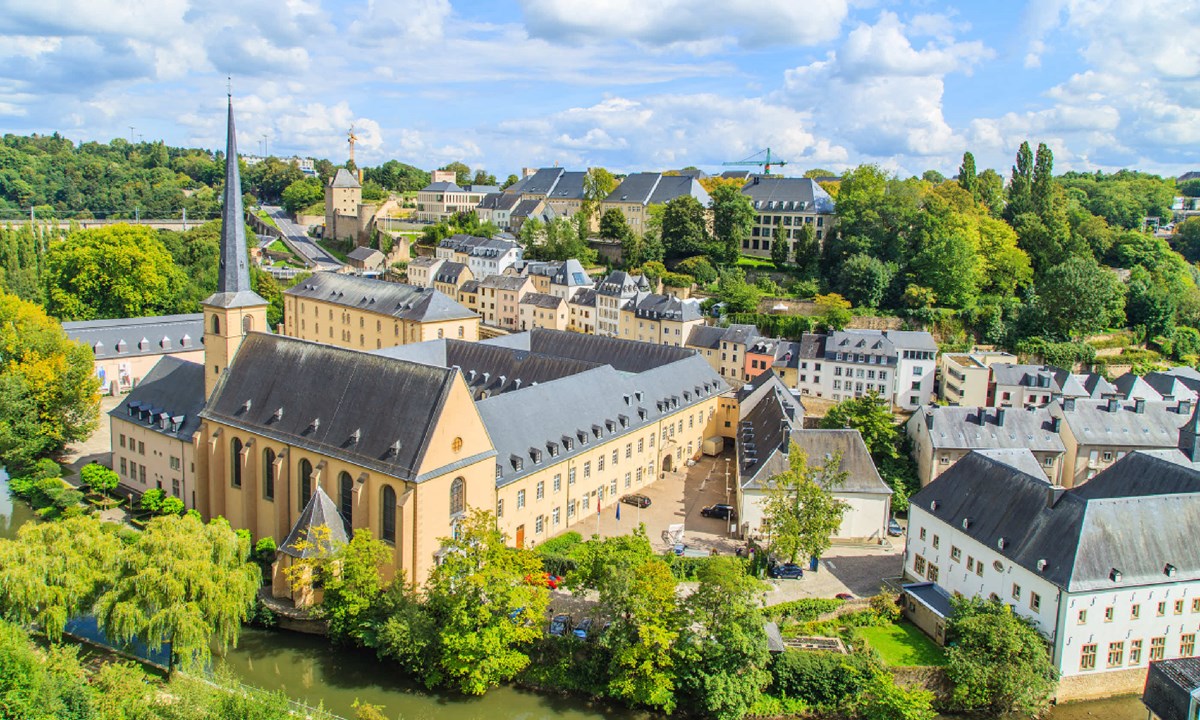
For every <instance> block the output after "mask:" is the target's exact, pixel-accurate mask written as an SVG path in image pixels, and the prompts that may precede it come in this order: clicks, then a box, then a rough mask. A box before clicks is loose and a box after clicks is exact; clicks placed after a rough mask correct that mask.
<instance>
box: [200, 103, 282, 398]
mask: <svg viewBox="0 0 1200 720" xmlns="http://www.w3.org/2000/svg"><path fill="white" fill-rule="evenodd" d="M227 133H228V135H229V137H228V139H227V140H226V142H225V198H224V204H223V206H222V208H221V264H220V271H219V273H218V275H217V291H216V292H215V293H213V294H212V295H211V296H210V297H209V298H208V299H207V300H205V301H204V302H203V303H201V308H202V309H203V310H204V365H205V368H204V395H205V397H211V396H212V391H213V388H215V387H216V386H217V381H218V380H220V379H221V373H223V372H225V369H226V368H228V367H229V363H231V362H232V361H233V356H234V355H236V354H237V350H238V347H239V346H240V345H241V344H242V337H243V336H244V335H245V334H246V333H248V332H250V331H252V330H257V331H260V332H261V331H264V330H267V329H268V328H267V305H268V303H267V301H266V300H264V299H262V297H260V296H259V294H258V293H256V292H254V288H253V287H252V286H251V284H250V258H249V256H248V253H247V249H246V218H245V213H244V212H243V210H242V178H241V173H240V172H239V171H238V153H237V131H236V130H235V129H234V125H233V96H232V95H230V97H229V127H228V130H227Z"/></svg>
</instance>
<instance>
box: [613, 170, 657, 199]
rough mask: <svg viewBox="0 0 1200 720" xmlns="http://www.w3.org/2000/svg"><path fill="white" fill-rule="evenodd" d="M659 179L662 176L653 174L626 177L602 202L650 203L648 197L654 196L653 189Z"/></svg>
mask: <svg viewBox="0 0 1200 720" xmlns="http://www.w3.org/2000/svg"><path fill="white" fill-rule="evenodd" d="M661 179H662V175H661V174H659V173H654V172H642V173H633V174H632V175H627V176H626V177H625V179H624V180H622V181H621V184H620V185H618V186H617V187H616V188H615V189H614V190H613V191H612V192H611V193H609V194H608V197H606V198H604V202H609V203H639V204H642V205H645V204H647V203H649V202H650V196H651V195H653V194H654V188H655V187H657V186H658V181H659V180H661Z"/></svg>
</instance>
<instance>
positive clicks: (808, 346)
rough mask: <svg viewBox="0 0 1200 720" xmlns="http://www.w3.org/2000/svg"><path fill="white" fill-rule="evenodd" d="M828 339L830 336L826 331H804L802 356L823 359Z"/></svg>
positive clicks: (801, 342)
mask: <svg viewBox="0 0 1200 720" xmlns="http://www.w3.org/2000/svg"><path fill="white" fill-rule="evenodd" d="M828 340H829V336H828V335H826V334H825V333H808V332H806V333H803V334H802V335H800V357H802V358H804V359H805V360H823V359H824V358H825V344H826V342H827V341H828Z"/></svg>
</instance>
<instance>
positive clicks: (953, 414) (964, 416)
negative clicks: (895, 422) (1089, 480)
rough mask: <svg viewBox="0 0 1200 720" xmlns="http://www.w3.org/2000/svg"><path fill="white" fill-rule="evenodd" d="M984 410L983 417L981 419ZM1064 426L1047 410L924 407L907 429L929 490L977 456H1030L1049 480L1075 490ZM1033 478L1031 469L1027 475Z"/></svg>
mask: <svg viewBox="0 0 1200 720" xmlns="http://www.w3.org/2000/svg"><path fill="white" fill-rule="evenodd" d="M980 410H982V411H983V412H982V415H981V414H980ZM1062 425H1063V423H1061V422H1060V421H1059V422H1056V421H1055V418H1054V417H1052V416H1051V414H1050V413H1049V411H1047V410H1046V409H1045V408H1038V409H1031V410H1023V409H1016V410H1014V409H1006V408H998V409H993V410H989V409H987V408H975V407H956V406H944V407H938V406H934V407H922V408H920V409H919V410H917V412H916V413H914V414H913V416H912V417H911V418H910V419H909V421H908V423H907V424H906V425H905V428H906V431H907V433H908V437H909V438H910V439H911V440H912V447H913V449H912V457H913V460H914V461H915V462H916V464H917V478H918V479H919V480H920V481H921V486H922V487H924V486H926V485H928V484H929V483H931V482H933V481H934V480H935V479H936V478H937V477H938V476H939V475H941V474H942V473H943V472H945V471H947V470H949V469H950V468H951V467H953V466H954V464H955V463H956V462H958V461H959V460H961V459H962V458H964V457H966V456H967V455H969V454H970V453H971V451H972V450H981V451H982V450H1001V451H1006V452H1007V451H1023V450H1028V451H1029V453H1030V457H1031V462H1036V464H1037V469H1038V470H1040V471H1041V473H1042V474H1043V475H1045V476H1046V479H1047V480H1049V481H1050V482H1051V483H1054V484H1056V485H1067V486H1070V480H1069V477H1068V473H1066V472H1065V468H1067V467H1069V460H1068V458H1066V457H1065V450H1064V446H1065V445H1066V438H1065V435H1064V436H1060V431H1061V427H1062ZM1028 471H1029V472H1033V469H1032V468H1029V469H1028Z"/></svg>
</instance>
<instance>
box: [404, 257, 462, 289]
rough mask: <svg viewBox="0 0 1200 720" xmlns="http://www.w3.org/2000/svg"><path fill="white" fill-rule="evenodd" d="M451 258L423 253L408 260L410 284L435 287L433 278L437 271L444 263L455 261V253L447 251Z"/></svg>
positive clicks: (406, 271) (407, 271)
mask: <svg viewBox="0 0 1200 720" xmlns="http://www.w3.org/2000/svg"><path fill="white" fill-rule="evenodd" d="M447 254H448V255H450V258H445V257H437V256H434V255H421V256H419V257H415V258H413V259H412V260H410V261H409V262H408V267H407V268H406V269H405V273H406V274H407V276H408V277H407V280H408V284H409V285H415V286H416V287H433V278H434V277H435V276H436V275H437V271H438V270H440V269H441V267H442V264H443V263H447V262H453V259H452V258H453V253H447Z"/></svg>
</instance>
